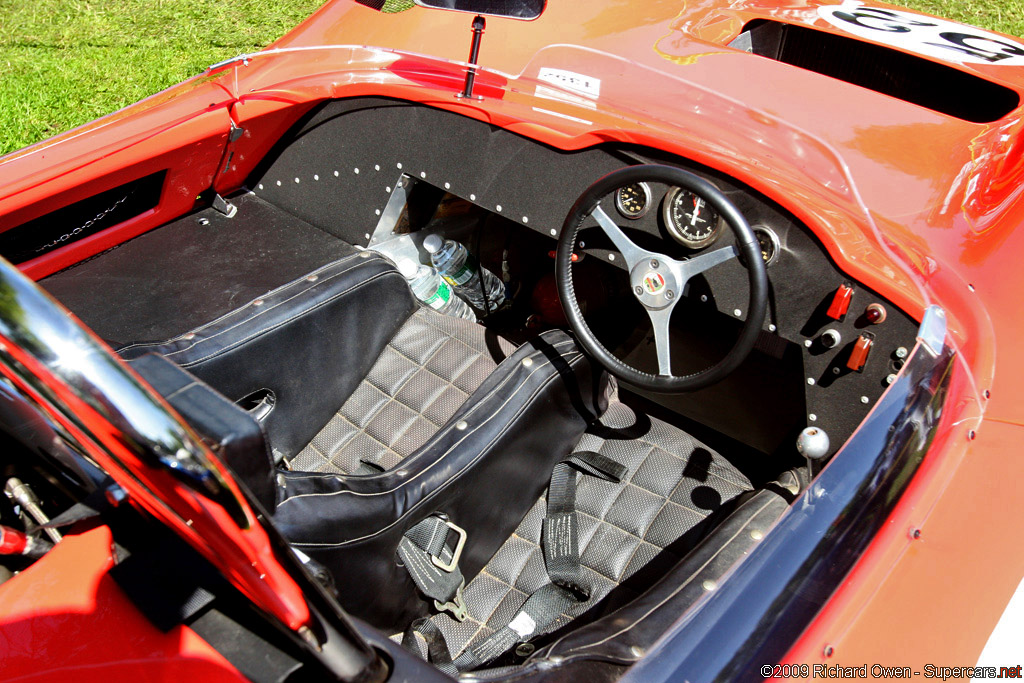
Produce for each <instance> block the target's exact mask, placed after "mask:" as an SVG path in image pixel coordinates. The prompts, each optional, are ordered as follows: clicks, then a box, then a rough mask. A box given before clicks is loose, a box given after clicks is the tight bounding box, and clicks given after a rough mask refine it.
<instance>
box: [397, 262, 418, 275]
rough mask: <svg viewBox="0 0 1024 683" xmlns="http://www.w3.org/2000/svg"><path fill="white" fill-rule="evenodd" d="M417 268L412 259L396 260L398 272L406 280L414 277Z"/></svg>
mask: <svg viewBox="0 0 1024 683" xmlns="http://www.w3.org/2000/svg"><path fill="white" fill-rule="evenodd" d="M418 270H419V266H418V265H417V264H416V263H414V262H413V260H412V259H408V258H403V259H399V260H398V272H399V273H401V274H402V277H404V278H405V279H406V280H413V279H415V278H416V271H418Z"/></svg>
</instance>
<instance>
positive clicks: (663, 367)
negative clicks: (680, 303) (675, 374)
mask: <svg viewBox="0 0 1024 683" xmlns="http://www.w3.org/2000/svg"><path fill="white" fill-rule="evenodd" d="M674 308H675V304H673V305H671V306H667V307H665V308H659V309H657V310H653V309H650V308H648V309H647V315H648V316H649V317H650V318H651V326H652V327H653V328H654V348H655V349H656V350H657V352H658V374H659V375H664V376H666V377H671V376H672V349H671V344H670V336H669V331H668V324H669V321H670V320H671V319H672V309H674Z"/></svg>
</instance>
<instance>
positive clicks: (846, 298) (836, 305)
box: [825, 284, 853, 320]
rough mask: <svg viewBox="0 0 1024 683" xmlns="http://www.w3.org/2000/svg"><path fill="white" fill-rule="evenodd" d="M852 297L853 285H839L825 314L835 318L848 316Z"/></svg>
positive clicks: (839, 318)
mask: <svg viewBox="0 0 1024 683" xmlns="http://www.w3.org/2000/svg"><path fill="white" fill-rule="evenodd" d="M851 299H853V287H851V286H850V285H847V284H842V285H839V289H837V290H836V293H835V295H834V296H833V297H832V303H831V304H829V307H828V312H827V313H826V314H825V315H827V316H828V317H830V318H832V319H833V320H842V319H843V318H845V317H846V312H847V311H848V310H850V300H851Z"/></svg>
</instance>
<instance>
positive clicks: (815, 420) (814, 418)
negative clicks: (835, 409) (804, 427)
mask: <svg viewBox="0 0 1024 683" xmlns="http://www.w3.org/2000/svg"><path fill="white" fill-rule="evenodd" d="M807 419H808V420H810V421H811V422H817V421H818V416H817V415H815V414H814V413H811V414H810V415H808V416H807Z"/></svg>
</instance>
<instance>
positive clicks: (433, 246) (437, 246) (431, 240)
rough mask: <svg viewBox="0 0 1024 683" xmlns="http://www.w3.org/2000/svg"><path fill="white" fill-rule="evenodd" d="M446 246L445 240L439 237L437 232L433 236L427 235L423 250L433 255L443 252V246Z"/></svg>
mask: <svg viewBox="0 0 1024 683" xmlns="http://www.w3.org/2000/svg"><path fill="white" fill-rule="evenodd" d="M443 244H444V238H442V237H441V236H440V235H438V234H437V233H436V232H435V233H434V234H433V235H427V236H426V238H425V239H424V240H423V248H424V249H426V250H427V251H428V252H430V253H431V254H436V253H437V252H438V251H440V250H441V245H443Z"/></svg>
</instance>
